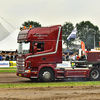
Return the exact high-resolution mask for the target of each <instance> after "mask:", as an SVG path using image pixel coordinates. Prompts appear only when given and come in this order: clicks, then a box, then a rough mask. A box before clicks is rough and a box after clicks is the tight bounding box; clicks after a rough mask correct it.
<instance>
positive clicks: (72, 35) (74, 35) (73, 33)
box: [67, 28, 76, 41]
mask: <svg viewBox="0 0 100 100" xmlns="http://www.w3.org/2000/svg"><path fill="white" fill-rule="evenodd" d="M70 38H76V28H75V29H74V30H73V31H72V32H71V34H70V35H69V36H68V37H67V40H68V41H69V40H70Z"/></svg>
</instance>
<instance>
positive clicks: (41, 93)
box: [0, 73, 100, 100]
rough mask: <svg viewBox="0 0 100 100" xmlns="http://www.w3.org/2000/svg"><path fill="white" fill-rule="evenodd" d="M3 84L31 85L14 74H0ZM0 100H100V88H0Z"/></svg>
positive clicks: (0, 82)
mask: <svg viewBox="0 0 100 100" xmlns="http://www.w3.org/2000/svg"><path fill="white" fill-rule="evenodd" d="M5 83H6V84H7V83H13V84H15V83H17V84H20V83H30V84H31V81H30V80H29V79H27V78H22V77H17V76H16V74H15V73H9V74H8V73H6V74H0V84H5ZM54 84H56V83H54ZM66 84H67V82H66ZM0 100H100V86H85V87H79V86H77V87H73V86H70V87H68V86H66V87H38V88H37V87H36V88H7V89H2V88H0Z"/></svg>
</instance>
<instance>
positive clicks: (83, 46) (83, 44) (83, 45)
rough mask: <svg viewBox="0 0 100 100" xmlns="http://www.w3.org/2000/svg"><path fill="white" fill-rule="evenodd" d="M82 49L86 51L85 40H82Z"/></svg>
mask: <svg viewBox="0 0 100 100" xmlns="http://www.w3.org/2000/svg"><path fill="white" fill-rule="evenodd" d="M81 49H82V50H83V51H85V43H84V42H83V41H81Z"/></svg>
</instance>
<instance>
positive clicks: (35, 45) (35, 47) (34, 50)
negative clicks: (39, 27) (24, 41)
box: [33, 43, 38, 53]
mask: <svg viewBox="0 0 100 100" xmlns="http://www.w3.org/2000/svg"><path fill="white" fill-rule="evenodd" d="M37 45H38V44H37V43H35V44H34V46H33V52H34V53H36V52H37Z"/></svg>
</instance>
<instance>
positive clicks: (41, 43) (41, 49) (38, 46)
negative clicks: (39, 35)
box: [33, 42, 44, 52]
mask: <svg viewBox="0 0 100 100" xmlns="http://www.w3.org/2000/svg"><path fill="white" fill-rule="evenodd" d="M35 43H37V52H41V51H44V42H33V45H34V44H35Z"/></svg>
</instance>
